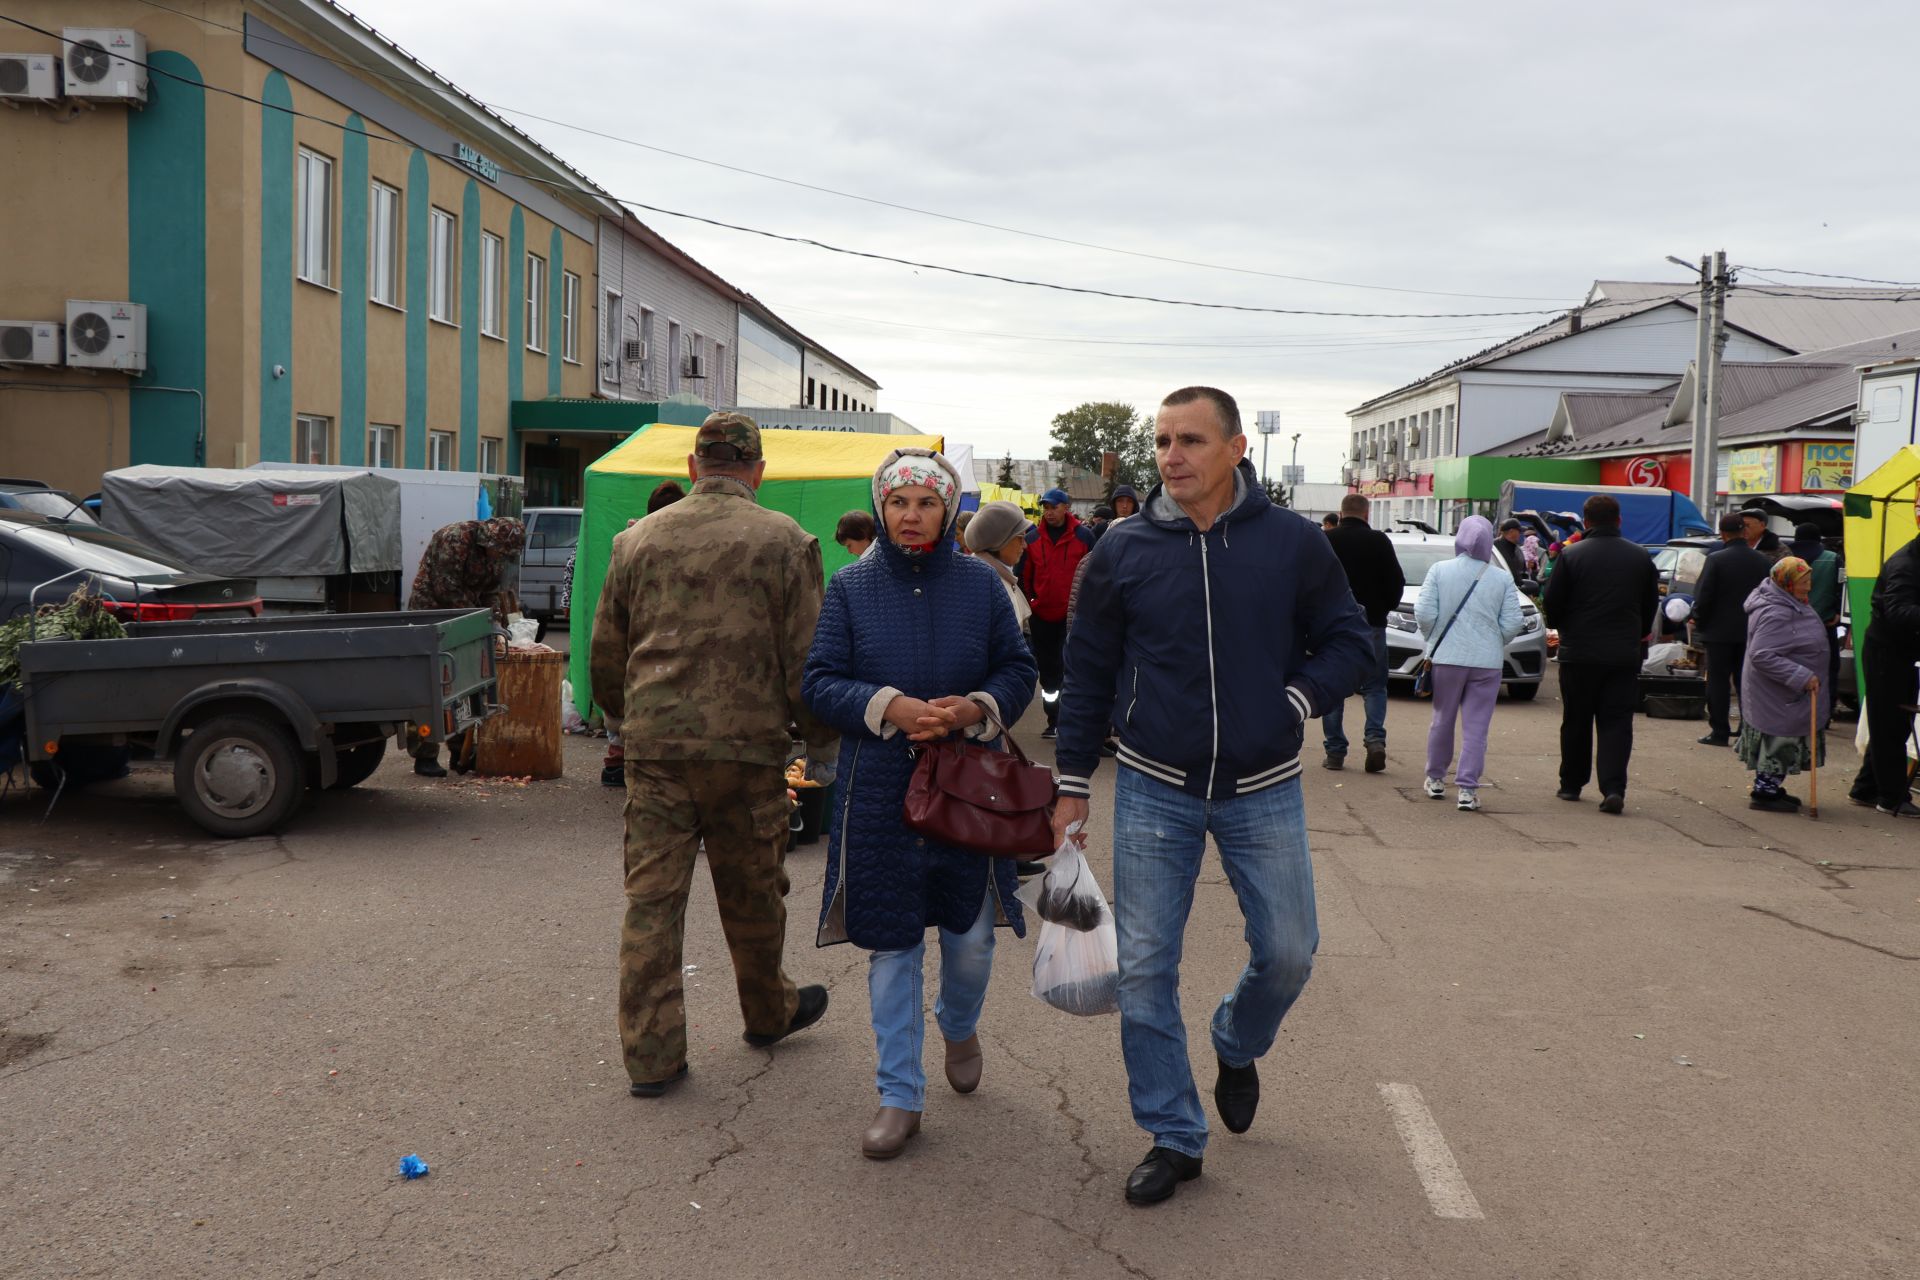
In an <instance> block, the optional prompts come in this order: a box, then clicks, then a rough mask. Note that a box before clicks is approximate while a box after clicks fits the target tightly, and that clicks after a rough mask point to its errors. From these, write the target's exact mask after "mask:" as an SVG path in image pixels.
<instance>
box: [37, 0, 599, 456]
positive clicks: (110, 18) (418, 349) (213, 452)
mask: <svg viewBox="0 0 1920 1280" xmlns="http://www.w3.org/2000/svg"><path fill="white" fill-rule="evenodd" d="M82 7H84V13H83V12H81V11H80V10H81V9H82ZM17 8H18V7H17ZM262 12H263V10H262V9H261V8H260V6H256V5H251V4H243V3H239V2H238V0H234V2H233V3H225V4H223V3H219V2H218V0H213V2H210V3H208V4H206V5H205V7H204V15H205V17H206V19H207V20H208V22H206V23H202V22H198V21H194V20H193V19H190V18H188V17H185V16H182V15H176V14H172V13H169V12H167V11H165V10H161V9H156V8H153V7H151V6H148V5H143V4H136V3H131V2H130V0H88V3H87V4H85V5H84V6H78V5H74V4H70V3H55V2H53V0H38V2H35V0H27V3H25V5H24V9H23V10H22V11H21V13H20V16H22V17H23V18H24V19H25V20H27V21H30V22H34V23H35V24H36V25H39V26H45V27H48V28H49V29H54V30H57V29H58V28H59V27H61V26H63V25H79V24H85V25H93V26H126V27H132V28H134V29H136V30H138V31H140V32H141V33H142V34H143V35H144V36H145V37H146V39H147V43H148V51H149V52H148V57H149V61H150V62H151V63H152V65H153V67H154V68H155V74H153V75H152V76H151V81H152V83H151V86H150V95H149V104H148V106H147V108H146V109H145V110H143V111H142V110H130V109H128V108H124V107H100V108H98V109H95V110H85V111H81V112H78V113H77V114H76V115H75V117H74V119H73V120H72V121H71V122H70V123H58V122H57V121H56V115H57V114H60V115H63V114H65V113H64V111H56V110H55V109H47V108H42V109H39V110H32V111H22V112H19V113H13V112H9V113H8V121H7V128H6V130H5V131H4V133H0V168H4V169H5V170H6V171H7V172H8V173H9V174H10V175H12V180H10V181H7V182H5V183H0V244H4V245H5V250H4V251H5V253H6V254H7V264H8V269H7V271H6V272H5V273H3V274H0V317H4V318H7V319H64V317H65V309H66V308H65V303H66V300H67V299H68V298H93V299H101V300H130V301H135V302H144V303H145V304H146V305H147V307H148V330H149V341H148V348H149V370H148V372H147V374H146V375H145V376H143V377H141V378H140V379H138V380H135V379H133V378H131V377H129V376H127V375H120V374H110V373H100V374H92V373H88V372H85V371H81V370H67V369H63V368H45V369H42V368H21V367H15V368H12V369H4V370H0V387H6V386H13V387H18V386H19V384H22V383H28V382H31V383H36V384H46V385H50V386H54V387H59V388H75V390H64V389H63V390H39V389H33V390H27V389H16V390H8V391H0V464H4V465H0V470H4V471H5V472H6V473H8V474H27V475H33V476H36V477H40V478H44V479H47V480H49V481H51V482H53V483H56V484H60V485H63V486H66V487H70V488H74V489H77V490H80V491H82V492H90V491H92V490H93V489H95V488H97V487H98V480H99V475H100V473H101V472H102V471H104V470H108V469H111V468H113V467H117V466H124V465H127V464H128V463H130V462H162V463H172V464H192V463H194V462H196V461H204V462H205V463H207V464H209V465H215V466H234V465H246V464H249V463H251V462H254V461H259V460H262V459H266V460H276V459H287V458H290V457H291V455H292V445H293V418H294V415H296V414H302V413H308V414H316V415H320V416H324V417H327V418H329V419H331V420H332V422H333V442H332V447H331V450H330V453H331V458H330V460H332V461H340V462H348V463H357V462H360V461H363V460H364V457H365V444H366V428H367V425H368V423H382V424H388V425H394V426H397V427H401V428H403V440H404V444H403V446H402V449H401V457H400V459H399V460H400V462H401V463H402V464H403V465H412V466H420V465H424V463H425V459H426V433H427V432H428V430H430V429H431V430H447V431H452V432H455V433H456V434H457V438H458V451H457V454H456V465H460V466H465V467H471V466H473V465H476V464H477V459H478V456H479V442H480V440H481V439H482V438H492V439H496V440H499V441H501V442H502V444H503V445H507V446H508V447H507V462H508V464H509V466H511V464H512V461H513V458H512V452H511V446H510V444H509V442H508V432H507V417H508V409H507V406H508V402H509V400H510V399H512V398H515V397H517V396H521V395H524V396H528V397H531V398H540V397H544V396H548V395H568V396H584V395H588V394H591V392H592V390H593V388H594V378H593V375H592V369H591V362H592V361H593V360H594V358H595V353H596V350H597V345H596V332H597V330H596V327H595V326H596V325H597V313H596V311H595V308H594V294H595V287H594V282H595V278H596V269H595V253H594V245H593V244H592V243H591V241H590V240H587V239H583V238H581V237H580V236H578V235H576V234H574V233H573V231H572V230H567V229H563V228H562V227H561V226H559V225H557V224H556V223H555V222H553V221H550V220H549V219H548V218H546V217H544V216H542V215H541V213H539V212H536V211H535V210H534V209H532V208H528V207H525V204H524V203H523V202H521V201H517V200H515V199H513V198H511V197H510V196H509V195H508V194H506V193H505V192H503V191H502V190H501V189H499V187H497V186H496V185H495V184H493V183H491V182H489V181H487V180H485V179H483V178H481V177H479V176H476V175H475V174H474V173H472V172H470V171H469V170H467V169H466V168H464V167H461V166H457V165H455V164H453V163H451V162H450V161H447V160H442V159H440V158H438V156H436V155H433V154H429V149H430V148H431V149H436V150H438V149H445V148H441V147H437V146H435V145H434V144H432V143H431V142H430V141H429V144H428V146H423V145H421V143H422V139H420V138H409V139H406V140H402V139H401V138H400V136H399V135H398V134H397V133H396V132H394V131H393V130H392V129H390V128H388V127H386V126H385V125H382V124H381V123H379V122H378V121H377V120H374V119H370V118H369V117H370V116H375V115H378V116H381V117H383V118H391V119H394V120H403V119H411V120H414V121H418V120H420V119H421V117H420V116H419V115H418V113H417V111H415V110H413V109H412V108H409V107H404V106H401V105H400V104H398V102H397V101H396V100H395V99H394V98H393V97H392V94H393V86H392V85H391V84H390V83H389V82H386V81H383V80H381V79H379V78H375V77H368V76H364V75H361V74H359V73H351V74H350V73H348V72H346V71H345V70H344V69H343V63H344V62H346V61H348V60H347V59H345V58H343V57H341V56H340V51H337V50H330V49H326V48H320V49H319V50H318V51H319V52H320V53H322V54H324V55H326V56H325V57H322V58H313V57H310V56H309V57H307V62H308V63H309V64H310V65H312V66H315V67H317V68H322V69H324V75H325V76H327V77H330V78H331V80H332V81H333V82H335V83H336V86H337V87H340V88H350V89H351V90H352V92H351V93H350V94H349V96H352V97H353V98H354V99H355V102H356V104H357V105H358V106H359V107H360V108H363V109H364V114H363V113H362V111H361V110H355V109H353V108H350V107H349V106H347V105H345V104H343V103H342V102H341V101H340V100H339V99H338V98H336V97H335V96H332V95H330V94H327V93H322V92H321V91H320V90H319V89H317V88H315V87H313V86H311V85H309V84H308V83H306V82H304V81H303V80H301V79H300V78H298V77H297V76H289V75H288V74H287V73H286V72H285V71H284V70H281V69H278V68H276V67H274V66H270V65H268V63H267V61H264V60H262V59H261V58H259V57H256V56H253V55H252V54H249V53H248V52H247V51H246V49H245V47H244V45H243V40H242V37H241V36H240V35H239V34H237V33H236V32H234V31H231V30H226V29H223V28H221V27H217V26H213V25H209V24H212V23H224V24H227V25H229V26H240V25H242V24H243V23H246V24H254V23H257V21H258V18H259V16H260V14H261V13H262ZM273 39H274V40H275V41H281V42H286V41H294V39H295V38H294V37H291V36H289V35H287V34H286V32H285V31H282V30H277V29H275V31H274V34H273ZM57 43H58V42H57V41H54V40H49V39H48V38H46V37H42V36H37V35H33V34H32V33H17V34H16V35H15V36H14V37H12V38H11V39H10V40H9V42H8V44H7V47H8V48H9V49H10V50H13V49H18V50H22V51H38V50H44V51H47V52H55V51H56V49H57ZM296 43H301V44H305V43H306V42H301V41H296ZM274 47H275V51H276V52H275V60H276V61H282V62H285V61H287V60H288V58H289V57H291V56H293V55H296V54H298V52H299V51H298V50H297V49H295V50H289V49H287V48H286V46H285V44H284V43H283V44H278V45H276V46H274ZM329 58H332V59H334V60H328V59H329ZM162 71H165V72H170V73H171V75H163V74H160V72H162ZM175 77H181V78H175ZM195 80H197V81H199V82H200V83H204V84H206V85H209V86H212V87H214V88H227V89H233V90H236V91H238V92H240V93H244V94H247V95H249V96H251V97H255V98H260V99H263V100H265V101H266V102H268V103H272V104H275V105H278V106H280V107H284V108H286V109H288V111H291V112H297V113H302V114H301V115H290V114H286V113H283V112H280V111H274V110H270V109H268V108H263V107H261V106H258V105H255V104H254V103H251V102H245V101H241V100H239V99H236V98H233V97H229V96H226V95H224V94H218V93H214V92H210V91H203V90H202V89H200V88H198V87H196V86H195V84H193V83H191V82H192V81H195ZM304 115H311V116H314V117H317V119H307V118H303V117H304ZM434 127H435V128H441V129H443V130H446V129H450V128H451V126H450V125H446V124H445V123H444V122H443V123H442V124H440V125H436V126H434ZM449 136H455V137H459V136H460V135H458V134H450V135H449ZM461 140H462V141H465V142H467V143H468V144H469V145H471V146H473V147H474V148H475V149H476V150H478V151H479V152H481V153H482V154H487V153H488V152H489V151H490V149H491V148H490V147H489V143H488V140H487V139H485V138H482V137H462V138H461ZM302 146H305V147H308V148H310V149H311V150H313V151H315V152H317V153H319V154H321V155H324V156H326V157H328V158H329V159H330V160H331V161H332V162H333V193H332V194H333V209H332V246H331V260H332V272H331V275H332V279H331V281H330V283H329V284H328V285H327V286H325V287H322V286H320V285H317V284H312V283H308V282H306V281H300V280H296V279H295V262H296V256H295V254H296V247H295V244H294V234H295V227H296V225H297V223H296V218H295V212H294V208H293V204H294V199H295V192H296V190H297V177H296V175H297V161H296V155H297V151H298V148H300V147H302ZM23 176H24V180H23ZM372 179H379V180H381V181H384V182H386V183H387V184H388V185H391V186H393V187H395V188H398V189H399V190H400V191H401V192H402V193H403V198H404V200H405V202H406V204H405V214H404V217H403V230H402V235H401V247H400V257H401V263H402V267H401V292H400V301H401V304H402V305H401V306H400V307H399V308H388V307H384V306H381V305H380V304H377V303H372V302H370V301H368V280H367V247H366V246H367V239H366V237H367V216H368V209H367V190H368V183H369V181H370V180H372ZM503 180H504V179H503ZM432 206H438V207H440V208H442V209H445V210H447V211H448V212H450V213H453V214H455V215H456V216H457V217H458V219H459V223H458V230H459V235H458V237H457V239H456V261H457V264H458V265H457V267H456V271H457V277H458V285H459V288H458V301H457V303H456V308H455V312H454V317H453V322H452V323H445V324H443V323H440V322H437V321H430V320H429V319H428V318H427V315H426V300H427V294H426V269H427V268H426V250H427V244H426V239H425V237H426V231H425V228H426V226H427V212H428V210H429V208H430V207H432ZM542 207H543V208H545V209H547V210H549V211H551V212H554V213H555V216H556V217H560V216H562V214H561V212H560V210H559V208H558V206H556V205H555V203H554V202H553V201H551V200H544V201H543V202H542ZM564 217H565V220H566V221H567V222H568V223H569V224H570V225H571V226H575V227H581V226H584V227H585V228H587V230H588V232H589V234H590V232H591V227H592V220H591V218H589V217H587V216H585V215H583V214H580V213H579V212H577V211H576V212H573V213H570V214H566V215H564ZM482 228H484V229H486V230H488V231H492V232H494V233H496V234H498V235H500V236H501V238H502V239H503V240H504V241H507V242H508V243H507V245H506V250H507V252H506V255H505V256H506V258H507V262H506V264H505V266H506V270H505V272H504V273H503V274H504V276H505V277H506V278H505V279H504V280H503V281H502V288H503V292H504V293H505V297H504V298H503V312H504V315H503V320H504V321H505V323H504V324H503V326H502V328H503V329H504V330H506V332H505V334H503V336H502V337H499V338H493V337H484V336H482V335H481V333H480V332H479V311H478V305H479V271H478V265H477V264H478V252H479V232H480V230H481V229H482ZM516 243H517V244H518V245H519V247H520V249H521V251H522V252H524V251H527V250H531V251H533V252H536V253H539V254H540V255H541V256H542V257H544V258H548V259H549V260H550V261H551V263H552V273H551V279H550V286H551V287H550V293H549V297H548V312H549V321H550V323H549V325H548V326H547V327H548V329H549V333H548V334H546V335H543V337H542V340H541V341H540V343H539V344H538V345H540V346H543V347H548V348H550V353H548V352H540V351H534V350H530V349H528V347H527V344H526V341H525V337H526V335H525V334H524V332H523V330H524V328H525V324H524V311H523V308H524V305H525V304H524V299H523V298H522V297H521V289H520V285H521V283H522V281H523V276H522V270H523V263H522V262H521V261H520V260H518V259H517V256H516V253H515V251H514V250H515V245H516ZM563 271H572V272H575V273H577V274H578V275H579V276H580V278H581V284H580V309H581V312H582V314H581V315H580V317H579V324H580V332H579V338H578V347H579V355H580V360H579V362H578V363H575V362H569V361H566V360H565V359H563V358H562V357H561V354H560V350H559V347H560V342H559V339H560V317H559V302H560V294H561V287H562V286H561V273H562V272H563ZM167 388H183V389H184V390H173V389H167ZM196 392H197V393H199V394H193V393H196ZM202 404H204V410H205V446H204V451H203V450H202V448H201V445H200V442H199V435H200V432H201V406H202ZM203 452H204V456H202V455H203Z"/></svg>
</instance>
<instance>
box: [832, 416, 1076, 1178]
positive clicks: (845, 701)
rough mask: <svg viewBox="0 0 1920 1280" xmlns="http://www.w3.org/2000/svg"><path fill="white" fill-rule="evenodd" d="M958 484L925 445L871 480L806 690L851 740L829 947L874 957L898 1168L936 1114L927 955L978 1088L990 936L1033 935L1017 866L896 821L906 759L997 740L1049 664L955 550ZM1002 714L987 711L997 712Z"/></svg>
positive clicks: (885, 1105)
mask: <svg viewBox="0 0 1920 1280" xmlns="http://www.w3.org/2000/svg"><path fill="white" fill-rule="evenodd" d="M959 498H960V477H959V475H958V473H956V472H955V471H954V469H953V465H952V464H951V463H949V462H948V461H947V460H946V459H945V458H943V457H941V456H940V455H939V454H937V453H935V452H933V451H932V450H929V449H916V448H907V449H896V450H895V451H894V452H893V453H892V454H891V455H889V456H888V458H887V460H886V462H884V463H882V464H881V466H880V469H879V470H878V471H876V472H875V473H874V477H873V506H874V512H875V513H876V514H877V515H878V516H879V517H880V529H879V540H878V542H876V543H875V544H874V547H873V550H872V551H871V552H870V553H869V554H868V555H867V556H865V557H864V558H862V559H861V560H858V561H856V562H855V563H853V564H851V565H848V566H847V567H846V568H844V569H842V570H840V571H839V572H838V573H836V574H835V575H834V576H833V579H832V580H831V581H830V582H829V583H828V584H827V598H826V604H825V605H824V607H823V608H822V609H821V611H820V626H819V629H818V630H817V631H815V633H814V637H813V651H812V652H811V653H810V654H808V656H807V669H806V673H805V676H804V677H803V680H802V686H801V689H802V694H803V696H804V697H805V698H806V701H807V705H808V706H809V707H811V708H812V709H813V711H814V714H816V715H818V716H819V717H820V718H821V719H822V720H825V721H826V722H827V723H829V724H831V725H833V726H834V727H836V728H838V729H839V730H840V732H841V733H842V734H844V735H845V737H844V738H843V740H842V742H841V747H840V761H839V779H838V781H839V790H838V792H837V794H836V796H835V800H834V814H833V837H832V840H831V842H830V844H829V847H828V867H827V884H826V894H825V902H824V905H823V906H822V908H821V912H820V930H819V935H818V939H817V940H818V942H819V945H821V946H827V945H829V944H831V943H836V942H851V943H853V944H854V945H855V946H857V947H862V948H864V949H866V950H868V951H871V952H872V953H873V956H872V960H871V963H870V965H869V968H868V974H867V994H868V998H869V1001H870V1003H871V1008H872V1013H873V1034H874V1041H875V1044H876V1047H877V1049H878V1053H879V1068H878V1071H877V1072H876V1080H877V1083H878V1084H879V1087H880V1111H879V1113H878V1114H877V1115H876V1116H875V1117H874V1120H873V1124H872V1125H871V1126H870V1127H869V1128H868V1129H867V1131H866V1133H865V1134H864V1135H863V1136H862V1139H861V1144H860V1150H861V1152H862V1153H863V1154H865V1155H867V1156H869V1157H871V1158H872V1159H875V1160H885V1159H889V1158H891V1157H893V1156H896V1155H899V1154H900V1152H901V1150H902V1149H903V1148H904V1147H905V1146H906V1145H907V1142H908V1140H909V1139H911V1138H912V1137H913V1136H914V1134H916V1133H918V1132H919V1131H920V1113H921V1112H922V1111H923V1110H924V1109H925V1106H926V1092H927V1081H926V1073H925V1071H924V1070H923V1069H922V1067H921V1065H920V1064H921V1046H922V1044H923V1043H924V1041H925V1036H926V1016H925V1014H924V1012H923V1009H924V1007H925V1006H924V1003H923V995H922V991H921V985H922V984H921V973H922V958H923V956H924V954H925V949H926V933H927V930H928V929H929V928H938V929H939V931H940V995H939V999H938V1000H937V1001H936V1002H935V1004H934V1017H935V1019H936V1020H937V1021H938V1022H939V1024H940V1034H941V1035H942V1036H943V1037H944V1038H945V1040H946V1075H947V1082H948V1083H949V1084H951V1085H952V1086H953V1088H954V1090H955V1091H956V1092H959V1093H971V1092H972V1091H973V1090H974V1089H975V1088H976V1087H977V1086H978V1085H979V1083H980V1068H981V1060H980V1038H979V1036H978V1035H977V1034H976V1033H975V1027H976V1026H977V1024H978V1023H979V1020H980V1008H981V1005H982V1004H983V1003H984V1001H985V999H986V994H987V978H988V976H989V975H990V973H991V972H992V966H993V931H994V926H995V925H996V924H1008V925H1011V926H1012V928H1013V930H1014V932H1015V933H1016V934H1018V935H1020V936H1022V937H1024V936H1025V934H1026V927H1025V922H1024V919H1023V917H1022V915H1021V911H1020V904H1019V903H1018V902H1016V901H1015V900H1014V897H1013V894H1014V890H1015V889H1016V888H1018V887H1019V885H1018V881H1017V880H1016V879H1015V876H1014V865H1013V863H1012V862H1011V861H1010V860H1007V859H1004V858H987V857H983V856H982V855H980V854H977V853H972V852H969V851H968V850H965V849H957V848H951V847H948V846H944V845H940V844H937V843H934V842H932V841H929V840H927V839H925V838H924V837H922V836H920V835H918V834H916V833H915V832H913V831H912V830H910V829H909V828H908V827H907V825H906V822H905V819H904V816H903V813H904V807H905V803H906V796H907V782H908V780H909V778H910V777H911V776H912V774H913V766H914V760H913V757H912V755H911V754H910V749H911V748H912V746H913V744H914V743H916V742H930V741H934V740H936V739H939V738H944V737H946V736H948V735H949V734H965V735H966V736H967V737H969V738H975V739H982V740H989V739H995V738H997V736H998V733H999V730H998V729H997V728H995V726H994V721H996V720H997V721H998V722H999V723H1000V724H1001V725H1003V726H1004V725H1011V724H1012V723H1013V722H1014V721H1016V720H1018V719H1019V718H1020V714H1021V713H1022V712H1023V711H1025V710H1026V708H1027V703H1028V702H1029V701H1030V700H1031V699H1032V697H1033V688H1034V682H1035V681H1036V680H1037V679H1038V678H1039V674H1040V672H1039V668H1038V667H1037V666H1035V665H1034V661H1033V655H1032V654H1031V653H1029V652H1028V650H1027V644H1026V641H1025V640H1023V639H1021V636H1020V624H1019V623H1018V622H1017V621H1016V620H1015V619H1014V613H1013V605H1012V603H1011V602H1010V601H1009V600H1008V599H1007V593H1006V590H1005V589H1004V588H1003V587H1002V586H1001V585H1000V580H999V579H998V578H997V577H995V576H994V573H993V570H992V569H990V568H988V567H987V566H986V565H984V564H982V563H981V562H980V561H978V560H975V559H973V558H971V557H968V556H963V555H961V554H959V552H958V551H957V550H955V548H954V544H953V539H952V537H951V536H950V535H951V531H952V528H953V523H954V520H955V518H956V517H957V516H958V515H959ZM989 713H991V714H989Z"/></svg>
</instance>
